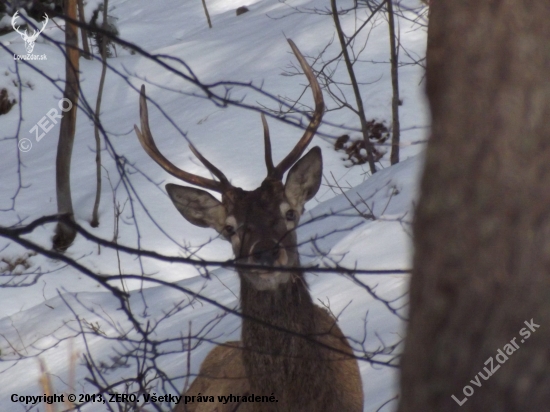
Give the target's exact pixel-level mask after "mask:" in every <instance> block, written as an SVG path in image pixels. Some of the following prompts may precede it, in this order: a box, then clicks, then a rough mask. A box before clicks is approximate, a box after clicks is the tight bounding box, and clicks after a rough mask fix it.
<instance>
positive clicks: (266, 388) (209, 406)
mask: <svg viewBox="0 0 550 412" xmlns="http://www.w3.org/2000/svg"><path fill="white" fill-rule="evenodd" d="M285 201H287V202H291V203H292V200H291V199H288V196H286V195H285V187H284V186H283V184H282V183H281V182H280V181H271V180H269V179H268V180H266V181H264V183H263V184H262V186H261V187H259V188H258V189H256V190H255V191H252V192H248V191H244V190H242V189H237V188H235V189H234V190H232V191H231V193H228V194H225V195H224V197H223V200H222V203H223V205H224V209H225V210H226V211H227V214H228V215H231V216H234V217H235V219H236V221H237V222H238V223H239V224H238V227H239V230H238V232H237V233H236V234H235V235H234V236H236V237H238V239H239V241H238V242H235V241H232V244H233V248H234V253H235V256H236V258H237V260H239V261H246V260H247V259H248V258H249V257H250V256H249V254H248V252H247V251H249V250H250V248H252V247H253V246H252V245H254V244H255V242H257V241H258V239H262V238H263V237H266V236H268V237H269V236H272V237H276V238H277V239H280V241H279V245H280V247H284V249H285V251H286V253H287V255H288V260H289V264H288V266H290V267H296V268H297V270H296V272H293V273H291V280H290V281H288V282H286V283H282V284H280V285H278V287H277V288H276V289H275V290H258V289H256V288H255V287H254V286H253V284H252V283H251V282H250V280H249V279H250V278H251V277H253V276H257V274H255V272H254V271H253V270H245V269H239V277H240V279H241V307H242V313H243V325H242V342H233V343H231V344H230V346H229V347H217V348H215V349H214V350H213V351H212V352H211V353H210V354H209V355H208V356H207V357H206V359H205V361H204V363H203V364H202V367H201V370H200V373H199V376H198V377H197V378H196V379H195V381H194V382H193V384H192V385H191V387H190V388H189V390H188V391H187V392H186V393H185V395H187V396H192V395H195V396H196V395H198V394H199V393H201V395H207V396H211V395H212V396H215V401H216V403H195V404H187V405H186V406H184V405H179V406H178V408H177V409H176V411H178V412H183V411H191V412H203V411H208V412H213V411H217V412H222V411H223V412H229V411H238V412H244V411H246V412H279V411H281V412H283V411H284V412H311V411H314V412H360V411H362V410H363V390H362V384H361V376H360V374H359V367H358V364H357V362H356V360H355V359H354V358H353V357H352V355H353V351H352V349H351V347H350V346H349V343H348V341H347V340H346V338H345V337H344V335H343V333H342V331H341V330H340V328H339V327H338V325H337V324H336V320H335V319H334V318H333V317H332V316H331V315H330V314H329V313H328V312H327V311H326V310H324V309H321V308H320V307H318V306H316V305H314V304H313V302H312V298H311V295H310V293H309V291H308V287H307V285H306V282H305V279H304V275H303V272H302V271H301V270H300V261H299V255H298V251H297V248H296V242H297V239H296V233H295V231H294V230H291V231H288V230H287V228H286V224H285V219H284V215H283V216H281V211H280V210H279V205H280V204H281V203H282V202H285ZM298 206H300V205H298ZM301 207H302V206H300V210H299V211H298V212H299V214H301V212H302V209H301ZM220 226H221V225H220ZM270 270H271V271H272V273H275V272H273V271H274V270H275V269H270ZM263 322H265V323H266V324H267V325H266V324H264V323H263ZM325 346H326V347H325ZM330 348H334V349H335V350H331V349H330ZM244 376H246V378H245V379H241V378H242V377H244ZM229 394H233V395H246V394H253V395H255V396H257V395H260V396H261V395H265V396H271V395H272V394H273V396H275V397H276V399H277V401H278V402H274V403H243V404H241V405H238V404H236V403H233V404H226V405H223V404H220V403H218V402H217V400H218V399H217V396H218V395H229Z"/></svg>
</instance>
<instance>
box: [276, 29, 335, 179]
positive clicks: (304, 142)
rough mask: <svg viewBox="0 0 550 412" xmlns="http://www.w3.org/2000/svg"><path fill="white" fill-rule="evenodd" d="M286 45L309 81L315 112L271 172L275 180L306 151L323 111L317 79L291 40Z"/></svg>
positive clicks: (323, 106) (321, 95) (280, 177)
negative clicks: (303, 130) (295, 141)
mask: <svg viewBox="0 0 550 412" xmlns="http://www.w3.org/2000/svg"><path fill="white" fill-rule="evenodd" d="M288 43H289V44H290V47H291V48H292V51H293V52H294V55H295V56H296V58H297V59H298V62H300V66H302V70H303V71H304V74H305V75H306V77H307V79H308V81H309V85H310V87H311V91H312V93H313V100H314V101H315V111H314V112H313V115H312V116H311V121H310V122H309V125H308V127H307V129H306V131H305V132H304V135H303V136H302V138H301V139H300V140H299V141H298V143H297V144H296V146H294V148H293V149H292V150H291V151H290V153H289V154H288V155H287V156H286V157H285V158H284V159H283V160H281V162H280V163H279V164H278V165H277V167H275V169H274V170H273V173H272V174H271V175H272V176H273V177H276V178H277V179H282V178H283V174H284V173H285V172H286V171H287V170H288V169H289V168H290V167H291V166H292V165H293V164H294V163H295V162H296V161H297V160H298V159H299V158H300V156H301V155H302V153H304V150H306V148H307V146H308V144H309V142H311V139H313V136H314V135H315V132H316V131H317V128H318V127H319V125H320V124H321V119H322V118H323V114H324V110H325V102H324V100H323V93H322V92H321V87H320V86H319V82H318V81H317V78H316V77H315V75H314V74H313V70H312V69H311V66H310V65H309V64H308V63H307V61H306V59H305V58H304V56H303V55H302V53H300V50H298V47H296V45H295V44H294V42H293V41H292V40H291V39H288Z"/></svg>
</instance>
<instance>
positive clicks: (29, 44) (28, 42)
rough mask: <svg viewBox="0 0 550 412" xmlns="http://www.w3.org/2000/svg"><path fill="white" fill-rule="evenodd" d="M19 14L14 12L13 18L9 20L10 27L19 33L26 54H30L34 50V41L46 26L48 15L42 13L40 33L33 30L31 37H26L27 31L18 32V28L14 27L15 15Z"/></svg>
mask: <svg viewBox="0 0 550 412" xmlns="http://www.w3.org/2000/svg"><path fill="white" fill-rule="evenodd" d="M18 14H19V12H18V11H16V12H15V14H14V15H13V17H12V18H11V25H12V26H13V29H14V30H15V31H16V32H17V33H19V34H20V35H21V37H22V38H23V40H24V41H25V48H26V49H27V53H29V54H31V53H32V51H33V49H34V42H35V41H36V39H37V38H38V36H39V35H40V33H42V32H43V31H44V29H45V28H46V24H48V20H49V19H48V15H47V14H46V13H44V19H45V20H44V21H43V22H42V28H41V29H40V31H38V32H37V31H36V30H34V33H33V34H32V35H30V36H29V35H28V34H27V29H25V31H24V32H22V31H20V30H19V26H16V23H15V21H16V20H17V17H18V16H17V15H18Z"/></svg>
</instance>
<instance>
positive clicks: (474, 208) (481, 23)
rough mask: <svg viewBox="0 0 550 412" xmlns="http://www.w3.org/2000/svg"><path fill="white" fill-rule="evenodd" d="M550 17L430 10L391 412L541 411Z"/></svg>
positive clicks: (534, 4) (547, 397)
mask: <svg viewBox="0 0 550 412" xmlns="http://www.w3.org/2000/svg"><path fill="white" fill-rule="evenodd" d="M549 21H550V4H549V3H548V2H545V1H534V0H527V1H513V0H503V1H485V2H480V1H474V0H465V1H455V0H437V1H434V2H432V4H431V13H430V24H429V30H428V55H427V93H428V97H429V100H430V107H431V111H432V119H433V125H432V137H431V139H430V142H429V147H428V150H427V154H426V166H425V171H424V175H423V178H422V182H421V198H420V200H419V203H418V207H417V212H416V219H415V224H414V235H415V237H414V249H415V257H414V271H413V275H412V279H411V292H410V293H411V306H410V323H409V326H408V330H407V337H406V345H405V352H404V356H403V360H402V376H401V387H402V397H401V401H400V405H399V409H398V410H399V412H409V411H411V412H418V411H461V412H466V411H476V412H477V411H517V412H529V411H533V412H539V411H543V410H548V405H550V367H549V366H550V364H549V359H550V344H549V343H550V299H549V297H550V276H549V274H550V273H549V272H550V122H549V119H550V75H549V73H550V24H549V23H548V22H549ZM531 319H532V320H533V322H534V323H535V324H537V325H540V327H539V328H535V331H534V332H533V331H531V330H530V329H529V328H528V327H526V325H525V324H524V322H525V321H528V322H530V321H531ZM522 328H525V329H526V330H528V331H530V332H531V335H530V337H529V338H528V339H526V338H525V336H521V335H520V330H521V329H522ZM514 338H515V342H516V343H517V345H518V346H519V349H517V350H516V351H515V352H513V353H511V354H510V355H509V356H508V359H507V360H506V359H504V358H503V357H502V356H501V357H500V359H501V360H504V361H505V362H504V363H502V364H500V363H499V362H498V358H497V357H496V356H497V355H498V350H499V349H500V350H503V348H504V347H505V345H506V344H508V343H509V342H510V341H511V340H512V339H514ZM491 357H492V358H493V363H494V368H493V369H494V373H493V374H492V375H491V376H490V377H488V379H487V380H484V379H483V377H482V378H479V375H478V373H479V372H480V371H481V373H482V374H483V375H484V376H487V375H488V373H487V372H486V371H485V370H484V368H487V369H488V370H489V372H490V371H491V365H490V361H489V363H488V364H485V362H487V360H488V359H489V358H491ZM497 366H500V367H499V368H498V369H496V368H497ZM477 380H479V383H480V384H481V387H478V386H477V385H476V384H475V383H473V382H472V381H474V382H476V383H477ZM466 385H468V386H469V387H470V388H471V389H472V390H473V394H471V396H466V395H465V394H464V390H463V388H464V387H465V386H466ZM466 392H467V393H471V390H470V389H468V388H467V389H466ZM452 395H454V396H455V397H456V398H457V399H458V400H459V401H460V402H462V401H464V399H465V398H466V399H467V400H466V401H465V402H464V404H463V405H462V406H459V404H458V402H456V401H455V400H453V398H452Z"/></svg>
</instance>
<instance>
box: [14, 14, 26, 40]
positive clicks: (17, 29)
mask: <svg viewBox="0 0 550 412" xmlns="http://www.w3.org/2000/svg"><path fill="white" fill-rule="evenodd" d="M18 14H19V11H16V12H15V14H14V15H13V17H12V18H11V25H12V27H13V29H14V30H15V31H16V32H17V33H19V34H20V35H21V36H27V30H26V29H25V33H23V32H21V31H19V27H20V26H17V27H15V21H16V20H17V17H19V16H18Z"/></svg>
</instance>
